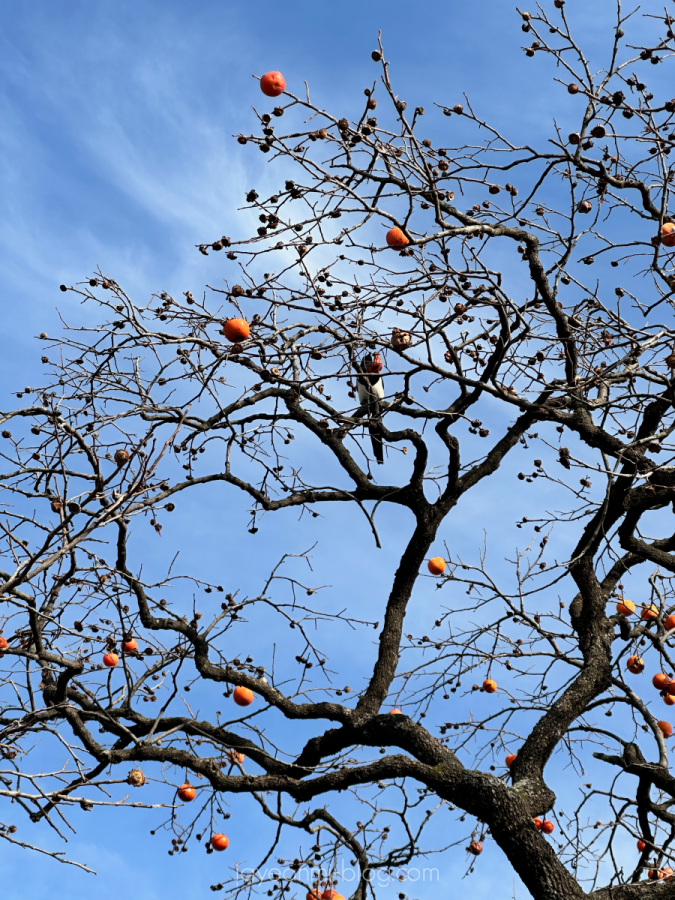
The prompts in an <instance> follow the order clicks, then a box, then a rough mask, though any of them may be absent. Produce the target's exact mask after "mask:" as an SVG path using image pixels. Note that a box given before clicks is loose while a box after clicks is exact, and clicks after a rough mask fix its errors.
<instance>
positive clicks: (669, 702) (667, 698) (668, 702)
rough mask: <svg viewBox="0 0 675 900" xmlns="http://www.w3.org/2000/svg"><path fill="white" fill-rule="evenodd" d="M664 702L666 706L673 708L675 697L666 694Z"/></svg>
mask: <svg viewBox="0 0 675 900" xmlns="http://www.w3.org/2000/svg"><path fill="white" fill-rule="evenodd" d="M663 702H664V703H665V704H666V706H673V705H675V697H673V695H672V694H664V695H663Z"/></svg>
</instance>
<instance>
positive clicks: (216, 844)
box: [211, 833, 230, 851]
mask: <svg viewBox="0 0 675 900" xmlns="http://www.w3.org/2000/svg"><path fill="white" fill-rule="evenodd" d="M211 846H212V847H213V849H214V850H218V851H220V850H227V848H228V847H229V846H230V839H229V837H227V836H226V835H224V834H220V833H218V834H212V835H211Z"/></svg>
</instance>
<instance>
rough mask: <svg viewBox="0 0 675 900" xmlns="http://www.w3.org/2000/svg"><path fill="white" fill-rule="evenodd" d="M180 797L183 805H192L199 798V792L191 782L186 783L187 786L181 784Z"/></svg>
mask: <svg viewBox="0 0 675 900" xmlns="http://www.w3.org/2000/svg"><path fill="white" fill-rule="evenodd" d="M178 796H179V797H180V799H181V800H182V801H183V803H191V802H192V801H193V800H194V799H195V797H196V796H197V791H196V790H195V789H194V788H193V787H192V785H191V784H190V782H189V781H186V782H185V784H181V786H180V787H179V788H178Z"/></svg>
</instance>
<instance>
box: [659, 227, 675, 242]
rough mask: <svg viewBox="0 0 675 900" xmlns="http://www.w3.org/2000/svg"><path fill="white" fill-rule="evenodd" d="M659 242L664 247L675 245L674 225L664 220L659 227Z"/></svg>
mask: <svg viewBox="0 0 675 900" xmlns="http://www.w3.org/2000/svg"><path fill="white" fill-rule="evenodd" d="M661 243H662V244H663V245H664V246H665V247H675V225H673V223H672V222H666V223H665V224H664V225H663V227H662V228H661Z"/></svg>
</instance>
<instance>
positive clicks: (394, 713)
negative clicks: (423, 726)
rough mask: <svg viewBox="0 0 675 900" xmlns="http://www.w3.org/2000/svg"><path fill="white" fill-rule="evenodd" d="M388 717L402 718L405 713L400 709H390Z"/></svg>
mask: <svg viewBox="0 0 675 900" xmlns="http://www.w3.org/2000/svg"><path fill="white" fill-rule="evenodd" d="M387 715H388V716H402V715H403V713H402V712H401V710H400V709H390V710H389V712H388V713H387Z"/></svg>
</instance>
